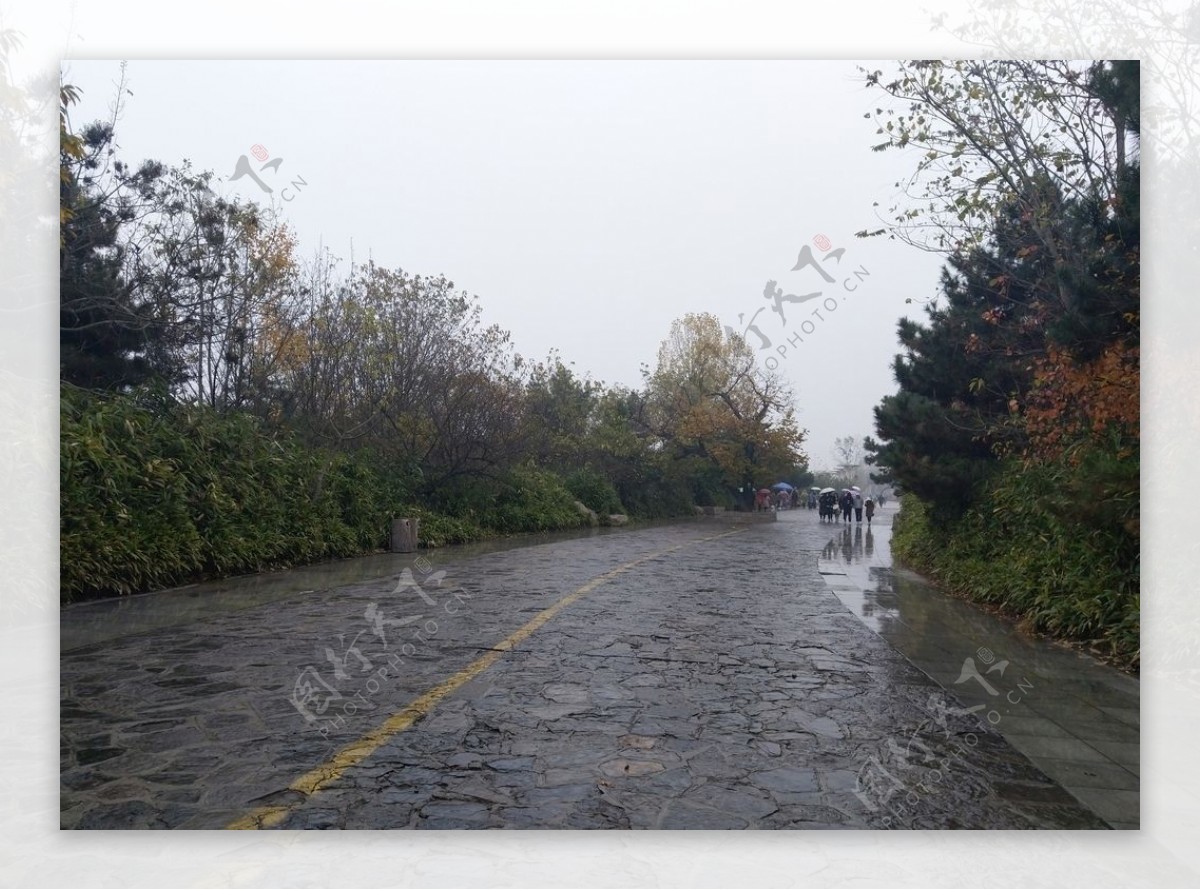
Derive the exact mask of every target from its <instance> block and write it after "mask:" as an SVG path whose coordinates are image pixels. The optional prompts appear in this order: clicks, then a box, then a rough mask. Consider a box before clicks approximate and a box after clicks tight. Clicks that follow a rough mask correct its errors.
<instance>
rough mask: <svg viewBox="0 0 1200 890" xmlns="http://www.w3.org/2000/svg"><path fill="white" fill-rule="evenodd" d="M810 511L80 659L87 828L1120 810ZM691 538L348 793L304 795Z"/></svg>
mask: <svg viewBox="0 0 1200 890" xmlns="http://www.w3.org/2000/svg"><path fill="white" fill-rule="evenodd" d="M788 518H789V517H788V516H787V515H786V514H783V516H782V520H784V521H779V522H773V523H770V524H756V525H754V526H751V527H747V528H745V529H744V530H737V529H731V528H729V527H722V528H714V527H713V526H712V525H711V524H709V525H705V524H704V523H702V522H697V523H690V524H683V525H679V526H670V527H660V528H655V529H648V530H640V531H639V530H635V531H630V532H628V533H623V534H619V535H609V536H605V537H603V538H589V539H581V540H577V541H565V542H558V543H555V544H552V545H545V546H541V547H530V548H526V549H520V550H509V551H505V552H500V553H492V554H486V555H482V556H479V557H476V558H472V559H466V560H463V561H461V562H452V561H451V562H446V563H442V564H437V563H430V564H427V565H426V566H425V571H421V567H420V565H419V564H418V565H417V567H416V568H415V570H410V571H409V572H408V575H407V576H405V575H403V574H401V575H400V576H399V577H397V576H389V577H387V578H383V579H375V580H368V581H362V582H359V583H355V584H350V585H347V586H343V587H338V588H336V589H331V590H321V591H313V592H310V593H306V594H303V595H298V596H296V597H294V598H290V599H284V600H279V601H275V602H271V603H268V604H264V605H262V606H259V607H254V608H244V609H240V610H238V611H236V612H228V613H219V612H217V613H214V614H213V615H211V616H209V617H207V618H206V619H205V620H204V621H203V622H199V623H192V624H186V625H178V626H173V627H165V628H158V629H155V630H152V631H148V632H145V633H139V634H130V635H127V636H123V637H120V638H118V639H109V640H106V641H105V642H104V643H102V644H96V645H93V646H85V647H80V648H76V649H73V650H71V651H69V652H64V653H63V656H62V659H61V663H62V699H61V701H62V713H61V717H62V720H61V722H62V745H61V751H60V757H61V764H62V773H61V777H62V778H61V783H62V795H61V824H62V826H63V827H64V828H139V827H154V828H218V827H224V826H227V825H228V824H230V823H231V822H232V821H234V820H235V819H237V818H239V817H242V816H244V815H246V814H247V813H249V812H252V811H254V810H255V809H256V808H261V807H277V808H282V809H284V810H285V811H286V816H285V818H284V819H283V820H282V822H281V823H280V826H281V827H285V828H298V827H306V828H335V827H336V828H402V827H411V828H468V827H469V828H831V827H835V828H877V827H891V828H1104V827H1106V826H1105V824H1104V822H1103V821H1102V820H1101V819H1100V818H1097V817H1096V816H1095V815H1093V814H1092V813H1091V812H1089V811H1088V810H1087V809H1085V808H1084V807H1082V806H1080V804H1079V803H1078V802H1077V800H1076V799H1075V798H1073V797H1072V796H1071V795H1068V794H1066V793H1065V792H1064V791H1063V789H1062V788H1061V787H1060V786H1059V785H1058V784H1056V783H1055V782H1053V781H1051V780H1049V779H1048V778H1047V777H1046V776H1045V775H1044V774H1043V773H1042V772H1041V771H1040V770H1039V769H1037V768H1036V767H1035V766H1033V765H1032V764H1031V763H1030V762H1029V760H1028V759H1027V758H1026V757H1024V756H1023V755H1022V754H1020V753H1019V752H1017V751H1016V750H1014V748H1013V747H1012V746H1011V745H1009V744H1008V743H1007V742H1005V741H1004V739H1003V738H1002V737H1001V736H1000V735H999V734H998V733H996V732H994V731H992V730H991V729H990V728H989V727H988V726H987V725H986V722H984V721H981V720H980V719H979V717H978V716H976V715H974V714H969V713H964V706H963V703H962V702H961V701H960V700H959V699H957V698H956V697H955V696H954V695H952V694H948V693H946V692H945V691H943V690H942V689H941V688H940V687H938V686H937V684H935V683H934V682H933V681H932V680H931V679H930V678H929V677H928V676H926V675H925V674H923V673H922V672H921V671H919V670H917V669H916V668H914V667H913V666H912V665H911V664H910V663H909V662H908V661H906V660H905V659H904V658H903V657H901V656H900V655H899V654H898V653H897V652H896V651H895V650H894V649H893V648H892V647H891V646H889V645H888V644H887V643H886V642H884V641H883V640H882V639H881V638H880V637H879V636H877V635H876V634H874V633H872V632H871V631H870V630H868V629H867V628H866V627H865V626H864V625H863V624H862V622H861V621H859V619H857V618H855V617H854V616H853V615H852V614H851V613H850V612H848V611H847V610H846V609H845V608H844V607H843V606H842V604H841V602H840V601H839V600H838V599H837V597H836V596H834V594H833V593H831V592H830V591H829V590H828V589H827V588H826V585H825V583H824V581H823V580H822V578H821V576H820V574H819V573H818V571H817V556H818V551H819V550H820V546H821V543H822V542H823V541H824V540H825V539H827V538H828V533H827V529H821V528H820V527H819V525H818V523H816V522H815V517H814V518H813V521H812V522H811V523H804V522H803V520H805V519H809V518H810V517H807V516H804V515H803V511H800V512H799V514H798V515H796V516H795V517H792V521H786V520H788ZM725 531H735V532H736V533H734V534H728V535H726V536H724V537H719V538H715V539H714V538H713V536H714V534H720V533H722V532H725ZM669 548H677V549H673V550H672V552H669V553H666V554H664V555H662V556H660V557H657V558H655V559H652V560H650V561H647V562H644V563H642V564H641V565H638V566H637V567H636V568H632V569H629V570H628V571H625V572H624V573H623V574H619V575H616V576H613V577H612V578H611V579H610V580H608V581H606V582H604V583H601V584H599V585H598V586H595V587H594V589H590V591H589V592H587V593H586V594H585V595H583V596H581V597H580V598H579V599H577V600H576V601H574V602H572V603H571V604H570V605H568V606H566V607H565V608H563V609H562V611H560V612H558V613H557V614H556V615H554V616H553V617H552V618H551V619H550V620H549V621H547V622H546V623H545V624H544V625H542V626H541V627H540V628H538V629H537V630H536V631H534V632H533V633H532V634H531V635H529V636H528V637H526V638H525V639H523V640H522V641H521V642H520V643H519V644H517V645H516V646H514V647H513V648H511V649H509V650H506V651H502V652H500V653H499V655H498V657H497V659H496V661H495V663H494V664H492V665H491V666H490V667H489V668H488V669H487V670H485V671H483V672H481V673H479V674H478V675H477V676H474V678H473V679H471V680H470V681H469V682H466V683H464V684H463V685H461V686H459V687H458V688H456V689H455V691H454V692H452V693H451V694H448V695H446V696H445V697H444V698H442V699H440V700H439V701H438V703H437V705H436V706H435V707H432V708H431V709H429V710H428V711H427V712H425V713H423V715H422V716H421V717H420V718H419V719H417V720H416V721H415V722H414V723H413V724H412V725H411V726H410V727H409V728H407V729H406V730H405V731H403V732H400V733H398V734H396V735H395V736H393V737H391V738H390V739H388V740H386V741H384V743H383V744H381V745H379V746H378V747H376V748H375V749H374V750H373V752H372V753H371V754H370V755H369V756H367V757H366V758H365V759H362V760H361V761H360V762H358V763H357V764H356V765H354V766H352V767H351V768H348V769H345V770H344V771H341V772H340V773H338V774H337V778H336V780H335V781H333V783H332V784H330V785H329V786H328V787H326V788H324V789H323V790H321V791H318V792H316V793H315V794H311V795H309V794H307V793H305V792H303V791H299V790H296V789H293V788H291V787H290V786H291V785H292V784H293V783H295V780H296V779H297V778H298V777H299V776H301V775H303V774H305V773H307V772H309V771H311V770H313V769H314V768H315V767H320V766H321V764H323V763H328V762H329V761H330V760H331V758H333V757H335V755H337V753H338V752H339V751H342V750H344V749H345V748H346V746H347V745H351V744H352V743H355V741H356V740H358V739H360V738H362V737H363V736H364V735H365V734H367V733H370V732H371V731H372V730H374V729H375V728H376V727H378V726H379V725H380V724H381V723H382V722H383V721H384V720H385V719H386V718H387V717H389V716H390V715H393V714H396V713H397V712H401V711H402V710H403V709H404V708H405V707H407V706H408V705H410V703H412V702H413V701H414V700H415V699H417V698H418V697H419V696H421V695H423V694H424V693H426V692H428V691H429V690H430V689H432V688H434V687H435V686H437V684H438V683H440V682H442V681H443V680H445V679H446V678H448V677H452V676H454V675H456V674H458V673H459V672H461V671H463V670H464V669H466V668H468V667H469V666H470V665H471V664H472V663H473V662H474V661H475V660H476V659H478V658H479V657H480V656H481V654H485V653H490V652H493V647H495V646H496V645H497V644H498V643H499V642H500V641H502V640H504V639H505V638H506V637H508V635H509V634H511V633H512V632H513V631H514V630H515V629H516V628H518V627H520V626H521V625H523V624H524V623H525V622H527V621H529V620H530V618H531V617H534V616H536V615H538V614H539V613H540V612H541V611H542V610H544V609H546V608H547V607H549V606H551V605H552V604H553V603H555V602H556V601H558V600H559V599H560V598H562V597H563V596H564V595H566V594H569V593H571V592H572V591H576V590H578V589H579V588H581V587H583V586H584V585H585V584H588V582H591V581H592V580H593V579H596V578H597V577H599V576H601V575H603V574H605V573H608V572H612V571H613V570H614V569H616V568H617V567H619V566H623V565H626V564H628V563H629V562H630V561H632V560H637V559H641V558H645V557H647V556H650V555H652V554H655V553H659V552H661V551H664V550H667V549H669ZM436 558H437V555H436V554H432V555H430V559H431V560H436ZM440 572H445V574H444V575H439V573H440ZM435 582H440V584H439V583H435ZM335 668H337V670H335ZM339 671H340V674H341V676H340V677H339V676H338V672H339ZM297 702H299V703H300V705H301V706H302V707H303V709H305V710H307V712H308V717H311V718H312V720H311V721H310V720H307V719H306V718H305V716H304V715H303V714H302V713H301V709H300V708H298V707H297Z"/></svg>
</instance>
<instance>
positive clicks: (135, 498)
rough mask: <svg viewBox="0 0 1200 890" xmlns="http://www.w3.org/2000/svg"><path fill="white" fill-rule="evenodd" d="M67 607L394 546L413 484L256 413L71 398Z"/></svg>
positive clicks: (63, 458)
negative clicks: (299, 438) (313, 444)
mask: <svg viewBox="0 0 1200 890" xmlns="http://www.w3.org/2000/svg"><path fill="white" fill-rule="evenodd" d="M61 398H62V401H61V417H60V423H61V433H60V442H61V452H60V486H61V497H60V504H61V507H60V510H61V512H60V533H61V539H60V560H61V566H60V587H61V598H62V599H63V600H64V601H70V600H73V599H77V598H81V597H85V596H96V595H104V594H112V593H130V592H134V591H139V590H148V589H151V588H154V587H162V586H167V585H171V584H176V583H180V582H183V581H186V580H192V579H194V578H198V577H216V576H224V575H232V574H238V573H242V572H250V571H258V570H261V569H264V568H272V567H278V566H285V565H291V564H297V563H304V562H312V561H315V560H319V559H327V558H331V557H339V556H350V555H353V554H357V553H362V552H364V551H368V550H372V549H376V548H379V547H381V546H383V545H384V544H385V543H386V534H387V527H388V519H389V518H390V516H391V515H392V513H393V511H394V505H396V504H399V503H403V501H404V499H405V496H406V489H407V484H406V481H405V480H404V479H403V478H402V477H400V476H399V475H398V474H392V475H390V476H389V475H388V474H387V473H386V472H385V471H383V470H382V469H381V468H379V467H377V466H373V465H372V461H371V459H370V458H369V457H367V456H365V455H361V456H360V455H353V454H337V453H333V452H325V451H318V450H311V449H306V448H304V447H302V446H301V445H299V444H298V443H297V442H295V441H294V440H293V439H291V438H290V437H287V436H276V435H272V434H270V433H268V432H267V431H265V430H264V429H263V428H262V425H261V424H260V423H259V422H258V421H257V420H255V419H254V418H252V417H250V416H248V415H244V414H228V415H221V414H218V413H216V412H215V411H212V410H210V409H205V408H200V407H195V406H182V405H178V404H176V403H174V402H172V401H170V400H169V399H161V398H156V397H154V396H153V395H152V394H141V396H140V397H138V398H133V397H128V396H111V397H102V396H97V395H94V394H90V393H84V392H82V391H80V390H77V389H75V388H73V387H63V388H62V392H61Z"/></svg>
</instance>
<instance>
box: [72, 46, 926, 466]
mask: <svg viewBox="0 0 1200 890" xmlns="http://www.w3.org/2000/svg"><path fill="white" fill-rule="evenodd" d="M888 64H889V63H887V62H881V63H873V64H871V63H863V65H864V66H865V67H886V66H887V65H888ZM63 70H64V78H65V80H66V81H67V82H68V83H73V84H75V85H77V86H79V87H80V88H81V89H82V91H83V100H82V102H81V104H80V105H79V106H77V107H76V108H75V109H74V110H73V112H72V123H73V124H74V125H75V126H76V127H79V126H81V125H82V124H84V123H86V122H88V121H90V120H92V119H95V118H105V117H107V116H108V115H109V107H110V105H111V103H112V102H113V100H114V99H115V98H116V95H117V90H116V83H117V81H118V79H119V74H120V66H119V63H118V62H114V61H103V62H100V61H95V62H92V61H79V60H71V61H67V62H65V63H64V68H63ZM126 73H127V87H128V89H129V91H130V92H131V93H132V95H125V96H123V98H122V109H121V116H120V119H119V121H118V124H117V142H118V144H119V146H120V152H119V155H120V157H121V158H122V159H123V160H125V161H127V162H132V163H137V162H139V161H141V160H143V159H145V158H155V159H157V160H160V161H163V162H164V163H167V164H179V163H181V162H182V161H184V160H185V159H187V160H190V161H191V162H192V164H193V166H194V167H195V168H196V169H209V170H212V171H214V173H215V174H216V175H217V178H218V180H220V184H219V185H218V187H217V191H218V192H219V193H221V194H225V195H227V196H231V197H232V196H235V195H236V196H240V197H242V198H245V199H253V200H258V201H260V203H264V204H270V203H272V202H274V205H275V206H276V207H278V208H279V209H280V211H281V213H282V216H283V218H284V220H286V221H287V222H288V223H289V224H290V225H291V226H292V227H293V228H294V229H295V231H296V233H297V234H298V236H299V240H300V250H299V253H300V255H301V257H307V256H311V255H312V254H313V253H314V252H315V251H316V250H317V249H318V248H319V247H320V246H321V245H324V246H326V247H328V248H330V249H331V250H332V251H333V252H334V253H335V254H336V255H338V256H340V257H342V258H343V260H344V266H343V269H344V270H345V269H348V267H349V263H350V261H351V259H353V260H354V261H355V262H357V263H362V262H365V261H366V260H367V259H368V258H369V259H373V260H374V261H375V262H376V263H379V264H382V265H385V266H389V267H396V266H398V267H401V268H403V269H405V270H406V271H408V272H411V273H414V274H422V275H438V274H445V275H446V276H447V277H448V278H450V279H451V280H453V281H454V282H455V284H456V286H457V287H459V288H461V289H465V290H467V291H469V292H471V293H474V294H477V295H478V296H479V298H480V302H481V304H482V306H483V310H484V319H485V321H487V322H489V323H491V322H495V323H497V324H499V325H500V326H502V327H504V328H506V329H508V330H509V331H511V332H512V334H513V339H514V343H515V346H516V348H517V350H518V351H519V352H520V353H521V354H522V355H525V356H526V357H529V358H534V359H539V358H545V357H546V355H547V354H548V353H549V351H550V350H551V349H557V350H558V351H559V352H560V353H561V355H562V358H563V360H564V361H567V362H571V363H573V367H574V369H575V370H576V371H577V372H578V373H580V374H581V375H590V376H592V377H593V378H596V379H600V380H603V381H606V382H608V383H621V384H625V385H628V386H636V385H638V384H639V383H640V382H641V377H640V373H639V368H640V366H641V364H642V363H646V364H649V365H650V366H653V364H654V362H655V356H656V353H657V350H658V347H659V344H660V343H661V342H662V340H663V339H664V338H665V337H666V336H667V333H668V330H669V328H670V324H671V321H672V320H673V319H676V318H679V317H681V316H683V315H684V314H686V313H688V312H711V313H713V314H715V315H716V316H717V317H718V318H720V319H721V321H722V322H723V323H724V324H726V325H729V326H731V327H734V328H735V329H737V330H739V331H741V330H744V329H745V325H746V323H748V322H751V320H752V319H753V320H754V323H755V324H756V325H757V327H758V331H759V332H761V334H762V337H760V336H759V335H758V333H756V332H753V331H751V332H748V335H747V339H748V341H749V342H750V343H751V345H752V346H754V347H756V348H760V347H762V346H763V345H764V343H765V340H769V341H770V343H771V345H770V347H769V348H764V349H761V350H760V351H759V358H760V361H762V362H764V363H767V359H768V358H769V359H770V364H771V365H775V363H778V364H777V367H778V369H779V370H780V371H781V372H782V373H783V374H785V376H786V377H787V378H788V379H789V380H790V381H791V383H792V385H793V387H794V390H795V394H796V408H797V417H798V420H799V423H800V426H801V427H802V428H804V429H806V430H807V438H806V442H805V450H806V451H807V453H808V455H809V457H810V460H811V463H812V465H813V466H814V467H817V468H820V467H823V466H831V465H832V464H833V462H834V460H833V454H832V447H833V441H834V439H835V438H837V437H840V436H846V435H853V436H856V437H859V438H861V437H862V436H863V435H870V434H873V432H874V431H873V423H872V414H871V409H872V408H873V407H874V406H875V405H876V404H877V403H878V402H879V400H880V398H882V397H883V396H884V395H886V394H888V393H891V392H893V391H894V389H895V386H894V381H893V378H892V374H891V369H890V363H891V361H892V358H893V356H894V355H895V354H896V352H897V351H898V345H897V343H896V338H895V329H896V322H897V320H898V318H899V317H900V316H901V315H904V314H909V315H917V314H918V313H919V309H920V303H921V302H922V301H925V300H928V299H930V298H931V297H932V296H933V295H934V294H935V293H936V284H937V273H938V268H939V265H940V261H939V259H938V258H937V257H935V256H933V255H930V254H926V253H922V252H920V251H918V250H915V249H913V248H909V247H905V246H903V245H900V244H899V243H898V242H889V241H886V240H883V239H878V238H876V239H870V240H862V239H856V238H854V237H853V234H854V232H856V231H859V230H861V229H864V228H877V227H878V219H877V217H876V215H875V214H876V210H875V208H874V207H873V205H874V204H875V203H876V202H878V204H879V205H880V209H881V210H882V209H884V208H886V207H887V206H889V204H890V203H891V201H892V199H893V196H894V194H895V192H896V189H895V187H894V183H895V182H896V181H897V180H898V179H901V178H903V177H904V176H906V175H907V174H908V173H910V172H911V171H912V169H913V164H914V161H913V160H912V158H911V157H908V158H906V157H903V156H900V155H896V154H891V153H884V154H880V153H872V152H871V151H870V145H871V144H872V143H874V142H876V141H878V139H877V137H875V135H874V126H873V125H872V123H871V122H870V121H868V120H865V119H864V118H863V114H864V113H865V112H866V111H867V110H868V109H871V108H874V107H875V104H876V103H877V101H878V96H877V95H875V94H869V93H868V92H867V91H866V89H865V88H864V87H863V86H862V77H861V75H860V74H859V72H858V70H857V65H856V63H853V62H843V61H835V62H828V61H826V62H809V61H660V62H654V61H534V62H526V61H471V62H454V61H437V60H430V61H401V62H362V61H323V62H279V61H272V62H231V61H195V62H184V61H144V60H134V61H130V62H128V63H127V69H126ZM256 145H257V146H261V149H260V153H262V152H263V151H265V152H266V153H267V155H269V159H274V160H277V161H279V163H278V166H277V167H276V168H274V169H272V168H268V169H266V170H260V168H261V167H262V164H261V163H259V162H258V161H256V160H255V159H254V157H253V155H252V153H251V152H252V147H254V146H256ZM242 155H246V156H247V158H248V160H249V161H251V167H252V169H253V170H255V171H257V172H256V175H258V176H259V177H260V179H261V180H262V182H263V183H264V184H265V185H267V186H268V187H271V188H272V189H273V191H272V194H271V195H267V194H266V193H265V192H264V191H263V190H262V189H261V188H260V186H259V185H258V184H256V183H255V182H254V181H253V180H252V179H250V178H249V177H246V176H243V177H242V178H240V179H238V180H237V181H230V179H229V177H231V176H232V175H233V173H234V171H235V167H236V165H237V161H238V158H239V157H240V156H242ZM822 235H823V236H825V238H827V239H828V243H829V245H830V247H829V248H827V249H826V250H825V251H822V250H821V249H819V248H818V247H817V246H816V245H815V244H814V238H816V237H817V236H822ZM820 243H821V244H822V245H824V244H825V243H826V242H824V241H821V242H820ZM805 245H809V246H810V249H811V250H812V252H813V255H814V257H815V258H816V259H818V260H820V259H821V258H822V257H823V256H825V254H826V253H828V251H829V250H836V249H837V248H844V250H845V252H844V253H843V254H842V255H841V256H840V258H839V259H837V260H834V259H829V260H828V261H826V263H825V265H824V266H823V268H825V269H826V270H827V274H828V275H829V276H830V277H832V278H833V279H834V283H833V284H830V283H828V282H827V281H825V280H824V279H823V278H822V277H821V276H820V275H819V273H818V271H817V269H816V268H813V267H809V268H803V269H801V270H799V271H792V269H793V266H795V265H796V263H797V257H798V255H799V253H800V251H801V249H802V248H803V247H804V246H805ZM854 271H857V272H858V274H857V275H854V274H853V273H854ZM768 280H774V281H776V282H777V287H778V288H779V289H780V291H781V293H783V294H785V295H793V296H797V297H802V296H809V295H812V294H814V293H818V292H819V293H820V294H821V296H820V297H814V298H812V299H809V300H806V301H805V302H804V303H802V304H801V303H789V302H783V303H782V304H781V306H780V308H781V309H782V311H783V314H782V316H781V315H780V314H778V313H776V312H775V311H774V309H773V306H774V303H773V302H772V301H770V300H768V299H767V298H766V297H764V285H765V284H766V282H767V281H768ZM850 288H854V289H853V291H852V290H850ZM906 299H911V300H912V301H913V303H911V304H908V303H906V302H905V300H906ZM823 307H834V308H833V309H832V311H831V310H830V308H823ZM760 310H762V311H760ZM756 313H757V315H756ZM739 315H741V316H742V320H741V321H740V322H739ZM785 321H786V323H785ZM764 338H765V339H764ZM781 347H782V352H781V351H780V350H781Z"/></svg>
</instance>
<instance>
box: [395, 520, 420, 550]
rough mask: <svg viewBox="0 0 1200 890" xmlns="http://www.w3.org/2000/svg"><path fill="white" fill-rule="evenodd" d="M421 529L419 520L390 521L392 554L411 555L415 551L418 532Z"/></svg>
mask: <svg viewBox="0 0 1200 890" xmlns="http://www.w3.org/2000/svg"><path fill="white" fill-rule="evenodd" d="M420 528H421V520H420V519H393V520H392V552H393V553H413V552H415V551H416V549H417V540H418V537H417V535H418V532H419V530H420Z"/></svg>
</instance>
